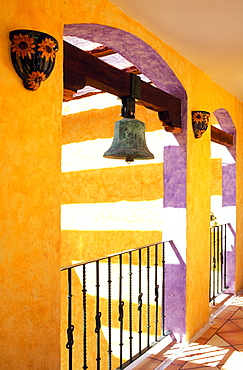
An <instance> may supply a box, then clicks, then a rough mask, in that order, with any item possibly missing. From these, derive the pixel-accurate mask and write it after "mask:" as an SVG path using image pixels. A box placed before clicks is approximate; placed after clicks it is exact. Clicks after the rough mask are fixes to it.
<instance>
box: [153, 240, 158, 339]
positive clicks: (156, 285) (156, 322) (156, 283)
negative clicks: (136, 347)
mask: <svg viewBox="0 0 243 370" xmlns="http://www.w3.org/2000/svg"><path fill="white" fill-rule="evenodd" d="M154 267H155V281H154V286H155V288H154V295H155V298H154V301H155V305H156V306H155V342H157V341H158V322H159V320H158V317H159V285H158V244H156V245H155V261H154Z"/></svg>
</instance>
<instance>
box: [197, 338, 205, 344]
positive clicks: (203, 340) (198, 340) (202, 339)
mask: <svg viewBox="0 0 243 370" xmlns="http://www.w3.org/2000/svg"><path fill="white" fill-rule="evenodd" d="M207 341H208V339H204V338H198V339H197V340H195V342H194V343H196V344H206V343H207Z"/></svg>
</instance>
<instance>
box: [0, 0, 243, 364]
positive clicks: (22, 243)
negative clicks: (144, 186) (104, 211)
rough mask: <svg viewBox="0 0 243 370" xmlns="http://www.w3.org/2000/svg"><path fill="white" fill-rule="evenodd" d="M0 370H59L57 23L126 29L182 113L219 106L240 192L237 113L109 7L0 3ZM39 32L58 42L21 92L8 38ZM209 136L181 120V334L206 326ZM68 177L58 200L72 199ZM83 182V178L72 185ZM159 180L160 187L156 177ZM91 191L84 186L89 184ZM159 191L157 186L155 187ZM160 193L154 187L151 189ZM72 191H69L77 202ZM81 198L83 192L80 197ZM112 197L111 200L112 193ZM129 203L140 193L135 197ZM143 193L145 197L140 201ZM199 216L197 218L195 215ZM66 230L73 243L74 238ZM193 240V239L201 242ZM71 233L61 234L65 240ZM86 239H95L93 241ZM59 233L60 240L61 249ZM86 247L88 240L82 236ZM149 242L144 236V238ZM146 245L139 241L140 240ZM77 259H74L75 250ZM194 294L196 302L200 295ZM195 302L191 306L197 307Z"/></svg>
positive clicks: (242, 283) (242, 282)
mask: <svg viewBox="0 0 243 370" xmlns="http://www.w3.org/2000/svg"><path fill="white" fill-rule="evenodd" d="M0 20H1V31H0V35H1V37H0V40H1V41H0V42H1V53H0V62H1V66H2V68H1V77H0V87H1V99H0V105H1V119H0V120H1V126H0V133H1V145H0V154H1V155H0V158H1V166H0V176H1V192H0V193H1V195H0V196H1V210H0V223H1V233H0V246H1V257H0V272H1V274H0V276H1V278H0V279H1V307H2V308H1V331H0V339H1V340H0V343H1V344H0V346H1V356H0V368H1V369H31V368H36V369H58V368H59V366H60V365H59V361H60V357H59V351H60V349H59V323H60V305H59V302H60V301H59V299H60V293H59V281H60V271H59V267H60V223H59V222H60V203H61V200H60V192H61V177H60V144H61V142H60V131H61V102H62V65H63V58H62V35H63V27H64V24H70V23H100V24H105V25H109V26H113V27H117V28H121V29H124V30H126V31H128V32H131V33H133V34H135V35H136V36H138V37H140V38H141V39H143V40H144V41H145V42H146V43H148V44H149V45H151V46H152V47H153V48H154V49H155V50H156V51H157V52H158V53H159V54H160V55H161V56H162V58H164V59H165V60H166V62H167V63H168V64H169V66H170V67H171V68H172V70H173V71H174V72H175V73H176V75H177V77H178V78H179V80H180V81H181V82H182V84H183V86H184V88H185V89H186V91H187V94H188V112H190V111H191V110H194V109H198V108H200V109H204V110H208V111H211V112H212V111H214V110H215V109H217V108H225V109H227V110H228V112H229V113H230V115H231V117H232V119H233V121H234V124H235V126H236V129H237V189H242V182H243V179H242V176H243V175H242V171H241V168H242V161H243V158H242V156H243V154H242V153H243V152H242V149H241V148H242V143H241V141H242V140H243V133H242V127H243V125H242V116H243V106H242V103H241V102H239V101H238V100H237V99H236V98H234V97H233V96H232V95H230V94H229V93H227V92H225V91H224V90H223V89H222V88H220V87H219V86H217V85H216V84H214V83H213V82H212V81H211V80H210V78H209V77H208V76H206V75H205V74H204V73H203V72H202V71H200V70H198V69H197V68H196V67H195V66H193V65H192V64H191V63H190V62H189V61H187V60H186V59H184V58H183V57H182V56H180V55H179V54H178V53H177V52H176V51H175V50H173V49H172V48H170V46H168V45H166V44H164V43H163V42H162V41H161V40H160V39H159V38H158V37H156V36H155V35H153V34H152V33H150V32H149V31H147V30H146V29H145V28H143V26H142V25H139V24H138V23H136V22H135V21H134V20H132V19H131V18H129V17H128V16H126V15H124V14H123V13H122V12H121V11H120V10H119V9H118V8H116V7H115V6H113V5H112V4H111V3H110V2H109V1H107V0H93V1H92V2H80V1H78V0H70V1H65V0H63V1H60V0H59V1H57V0H53V1H51V2H50V1H47V2H45V3H40V2H39V1H37V0H33V1H31V2H26V1H21V2H20V1H5V2H4V3H3V4H2V6H1V14H0ZM20 28H26V29H37V30H40V31H43V32H47V33H50V34H51V35H53V36H54V37H55V38H57V39H58V41H59V43H60V50H59V52H58V54H57V61H56V66H55V68H54V71H53V73H52V75H51V76H50V77H49V79H48V80H47V81H45V82H44V83H43V85H42V86H41V88H40V89H39V90H38V91H35V92H30V91H27V90H26V89H24V88H23V85H22V81H21V80H20V79H19V77H18V76H17V74H16V73H15V71H14V69H13V66H12V64H11V60H10V52H9V46H10V42H9V32H10V31H11V30H14V29H20ZM209 144H210V136H209V130H208V131H207V132H206V133H205V134H204V136H203V138H202V139H201V140H196V139H194V137H193V132H192V129H191V122H190V114H188V151H187V158H188V163H187V183H188V185H187V314H186V315H187V316H186V318H187V337H188V338H191V337H192V336H193V335H194V334H195V333H196V332H197V330H199V329H200V328H201V327H202V326H203V325H205V324H206V322H207V320H208V301H207V297H208V296H207V289H208V273H207V271H206V269H205V266H207V265H208V248H209V247H208V246H209V217H208V215H209V211H210V205H209V195H210V150H209ZM68 181H70V178H68V176H66V179H65V182H64V183H63V189H64V190H65V189H66V191H65V192H64V195H63V197H65V196H67V197H68V198H70V193H69V186H68ZM78 181H82V178H80V179H78ZM156 181H157V180H156ZM89 186H90V185H89ZM160 186H161V185H160ZM156 188H157V189H158V187H156ZM77 196H78V194H77V193H76V194H75V193H74V194H72V197H76V198H75V201H76V200H77ZM83 196H85V194H83ZM112 196H113V195H112ZM134 196H135V197H136V196H137V194H135V195H134ZM146 196H148V195H146ZM242 197H243V193H242V192H241V191H238V192H237V205H238V210H237V216H238V218H237V275H236V288H237V290H238V291H239V290H240V289H242V288H243V277H242V274H241V271H242V263H243V262H242V261H243V250H242V248H241V245H242V240H243V234H242V233H243V231H242V230H243V227H242V224H243V216H242V212H241V209H240V207H241V205H242ZM199 209H200V212H198V210H199ZM74 234H75V233H73V235H72V236H71V237H72V240H74V241H75V238H76V236H77V235H74ZM198 235H200V238H198ZM69 237H70V235H69V236H68V237H67V238H69ZM95 237H96V236H95V234H92V238H95ZM65 238H66V236H65V235H64V243H66V240H67V239H65ZM83 238H84V239H83V240H84V243H86V241H87V240H88V239H89V238H90V235H88V234H87V235H83ZM145 239H146V240H147V237H146V238H145ZM142 242H144V240H141V243H142ZM74 255H75V253H74ZM199 288H200V295H199V296H198V294H197V293H198V290H199ZM195 297H197V300H195Z"/></svg>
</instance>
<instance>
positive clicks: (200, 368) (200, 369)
mask: <svg viewBox="0 0 243 370" xmlns="http://www.w3.org/2000/svg"><path fill="white" fill-rule="evenodd" d="M191 369H196V370H213V369H217V370H218V369H219V367H217V366H203V365H197V364H194V363H193V362H187V363H186V364H185V365H184V366H183V367H181V369H180V370H191ZM146 370H147V369H146ZM227 370H228V369H227Z"/></svg>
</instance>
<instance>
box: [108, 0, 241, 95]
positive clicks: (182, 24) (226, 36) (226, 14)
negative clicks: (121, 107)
mask: <svg viewBox="0 0 243 370" xmlns="http://www.w3.org/2000/svg"><path fill="white" fill-rule="evenodd" d="M111 2H112V3H113V4H115V5H116V6H118V7H119V8H120V9H121V10H123V12H125V13H126V14H128V15H129V16H131V17H132V18H133V19H135V20H136V21H138V22H139V23H141V24H143V25H144V26H145V27H146V28H147V29H148V30H150V31H151V32H153V33H154V34H156V35H157V36H158V37H159V38H160V39H162V40H163V41H165V42H166V43H167V44H169V45H170V46H172V47H173V48H174V49H175V50H177V51H178V52H179V53H180V54H181V55H183V56H184V57H186V58H187V59H189V60H190V61H191V62H192V63H194V64H195V65H196V66H197V67H199V68H200V69H202V70H203V71H204V72H206V73H207V74H208V75H209V76H210V77H211V78H212V80H213V81H215V82H217V83H218V84H219V85H220V86H222V87H223V88H225V89H226V90H227V91H229V92H231V93H232V94H234V95H235V96H236V97H237V98H239V99H240V100H242V101H243V0H111Z"/></svg>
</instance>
